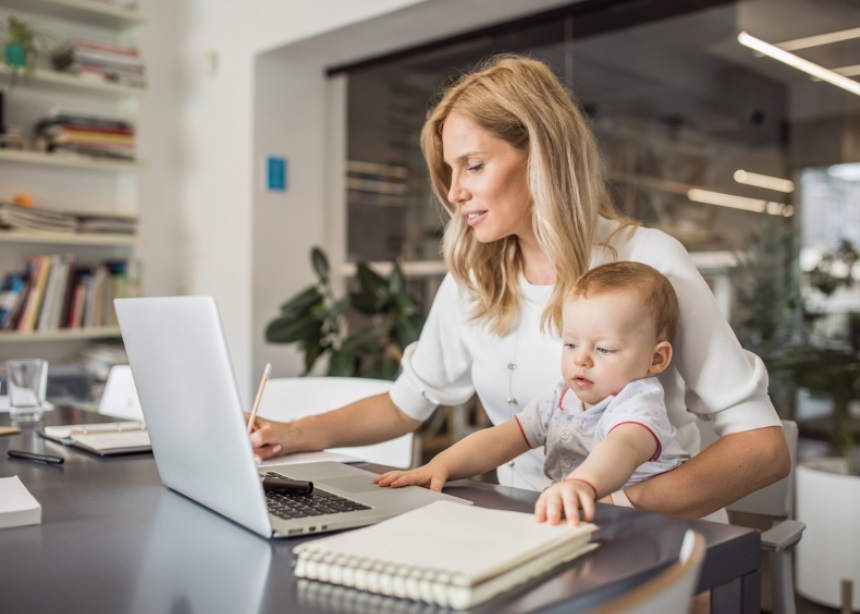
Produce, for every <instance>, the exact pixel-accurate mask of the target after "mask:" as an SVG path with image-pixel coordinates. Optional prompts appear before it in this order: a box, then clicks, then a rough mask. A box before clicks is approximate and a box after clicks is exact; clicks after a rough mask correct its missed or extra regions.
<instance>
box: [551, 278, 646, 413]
mask: <svg viewBox="0 0 860 614" xmlns="http://www.w3.org/2000/svg"><path fill="white" fill-rule="evenodd" d="M562 340H563V343H564V348H563V349H562V358H561V370H562V373H563V375H564V381H565V383H566V384H567V385H568V386H569V387H570V389H571V390H573V392H574V393H576V396H577V397H579V399H580V400H581V401H582V402H583V403H584V404H585V407H586V408H588V407H591V406H592V405H595V404H597V403H599V402H600V401H602V400H603V399H605V398H606V397H608V396H609V395H611V394H615V393H618V392H620V391H621V389H622V388H624V386H626V385H627V384H629V383H630V382H632V381H633V380H637V379H642V378H643V377H646V376H648V375H650V374H651V364H652V360H653V359H654V352H655V347H656V345H657V341H656V339H655V332H654V324H653V322H652V319H651V318H650V317H648V316H647V314H646V313H645V310H644V307H642V305H641V304H640V301H639V300H638V298H637V297H636V296H635V295H634V294H632V293H629V292H613V293H610V294H600V295H597V296H590V297H588V298H581V297H579V298H569V299H568V300H567V301H566V302H565V304H564V310H563V312H562Z"/></svg>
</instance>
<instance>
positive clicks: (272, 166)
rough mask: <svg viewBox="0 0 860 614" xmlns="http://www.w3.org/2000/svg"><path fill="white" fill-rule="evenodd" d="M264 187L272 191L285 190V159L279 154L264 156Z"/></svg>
mask: <svg viewBox="0 0 860 614" xmlns="http://www.w3.org/2000/svg"><path fill="white" fill-rule="evenodd" d="M266 169H267V170H266V187H268V189H269V191H272V192H286V191H287V160H286V158H281V157H279V156H268V157H267V158H266Z"/></svg>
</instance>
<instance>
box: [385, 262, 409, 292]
mask: <svg viewBox="0 0 860 614" xmlns="http://www.w3.org/2000/svg"><path fill="white" fill-rule="evenodd" d="M388 289H389V291H390V292H391V294H404V293H406V277H404V275H403V271H402V270H401V269H400V265H399V264H397V263H396V262H395V263H394V266H393V267H392V269H391V275H389V276H388Z"/></svg>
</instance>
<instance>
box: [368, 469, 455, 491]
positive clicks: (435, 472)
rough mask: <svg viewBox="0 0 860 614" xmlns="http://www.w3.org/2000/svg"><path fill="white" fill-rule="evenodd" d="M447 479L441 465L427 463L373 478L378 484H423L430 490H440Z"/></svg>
mask: <svg viewBox="0 0 860 614" xmlns="http://www.w3.org/2000/svg"><path fill="white" fill-rule="evenodd" d="M447 479H448V475H447V473H446V472H445V471H444V470H442V468H441V467H438V466H434V465H433V464H432V463H428V464H426V465H423V466H421V467H418V468H417V469H412V470H411V471H389V472H387V473H383V474H381V475H378V476H376V477H375V478H373V481H374V482H376V483H377V484H379V485H380V486H391V487H392V488H399V487H401V486H412V485H413V484H414V485H417V486H424V487H427V488H429V489H430V490H435V491H437V492H438V491H441V490H442V487H443V486H444V485H445V480H447Z"/></svg>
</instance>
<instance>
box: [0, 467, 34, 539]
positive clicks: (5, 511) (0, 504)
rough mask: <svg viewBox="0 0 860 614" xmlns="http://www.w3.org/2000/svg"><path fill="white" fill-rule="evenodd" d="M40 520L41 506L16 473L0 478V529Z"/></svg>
mask: <svg viewBox="0 0 860 614" xmlns="http://www.w3.org/2000/svg"><path fill="white" fill-rule="evenodd" d="M41 522H42V506H41V505H39V502H38V501H36V499H35V497H33V495H31V494H30V491H29V490H27V487H26V486H24V484H23V483H22V482H21V480H20V479H19V478H18V476H17V475H13V476H12V477H11V478H0V529H2V528H6V527H21V526H24V525H28V524H39V523H41Z"/></svg>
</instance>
